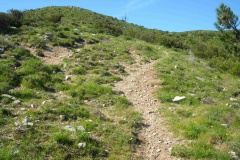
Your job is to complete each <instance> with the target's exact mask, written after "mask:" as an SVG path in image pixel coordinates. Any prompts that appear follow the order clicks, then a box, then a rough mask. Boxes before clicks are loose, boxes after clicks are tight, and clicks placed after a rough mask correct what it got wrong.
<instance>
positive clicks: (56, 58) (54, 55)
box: [25, 45, 73, 64]
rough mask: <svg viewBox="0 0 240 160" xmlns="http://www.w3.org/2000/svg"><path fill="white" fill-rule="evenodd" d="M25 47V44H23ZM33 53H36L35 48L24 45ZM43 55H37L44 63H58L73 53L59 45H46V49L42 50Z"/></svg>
mask: <svg viewBox="0 0 240 160" xmlns="http://www.w3.org/2000/svg"><path fill="white" fill-rule="evenodd" d="M25 47H26V46H25ZM26 48H27V49H28V50H29V51H30V52H31V53H32V54H33V55H35V56H37V55H36V49H35V48H30V47H26ZM42 52H43V54H44V55H45V56H44V57H39V58H40V59H41V60H42V61H43V62H44V63H46V64H60V63H62V61H63V59H64V58H71V57H72V56H73V53H72V51H71V50H70V49H68V48H66V47H61V46H56V47H53V46H50V45H48V46H47V47H46V49H44V50H42Z"/></svg>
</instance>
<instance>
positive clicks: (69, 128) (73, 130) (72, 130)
mask: <svg viewBox="0 0 240 160" xmlns="http://www.w3.org/2000/svg"><path fill="white" fill-rule="evenodd" d="M63 129H65V130H67V131H70V132H76V129H75V128H73V127H72V126H69V125H67V126H64V127H63Z"/></svg>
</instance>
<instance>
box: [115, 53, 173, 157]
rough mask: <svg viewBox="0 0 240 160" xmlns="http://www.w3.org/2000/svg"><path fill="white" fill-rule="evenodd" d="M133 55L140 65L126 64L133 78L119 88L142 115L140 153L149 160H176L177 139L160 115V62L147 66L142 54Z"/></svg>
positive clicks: (138, 150) (130, 76) (128, 77)
mask: <svg viewBox="0 0 240 160" xmlns="http://www.w3.org/2000/svg"><path fill="white" fill-rule="evenodd" d="M132 55H133V58H134V59H135V60H136V63H135V64H134V65H126V64H123V65H124V66H125V67H126V71H127V72H128V73H129V76H127V77H123V81H120V82H118V83H116V84H115V89H116V90H119V91H122V92H124V94H125V96H126V97H127V98H128V99H129V100H130V101H131V102H132V104H133V107H134V108H135V109H136V110H137V111H138V112H140V113H141V114H142V117H143V121H142V122H143V129H142V130H141V132H140V134H139V138H140V140H141V141H142V143H141V145H139V146H138V147H137V154H138V155H140V157H141V158H142V159H146V160H174V159H176V158H175V157H173V156H171V149H172V147H173V145H174V144H176V143H177V140H176V138H174V135H173V134H172V133H171V132H169V130H168V129H167V127H166V125H165V120H164V119H163V117H161V114H160V113H159V112H158V109H159V108H160V107H161V103H160V102H159V101H158V100H157V93H156V92H157V89H158V88H159V85H160V81H159V79H158V78H157V75H156V72H155V71H154V65H155V64H156V62H157V61H151V62H149V63H144V64H143V63H142V62H141V59H140V57H139V56H138V55H136V54H133V53H132Z"/></svg>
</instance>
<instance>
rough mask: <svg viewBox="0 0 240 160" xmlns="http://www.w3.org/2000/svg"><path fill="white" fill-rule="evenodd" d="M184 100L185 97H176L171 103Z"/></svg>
mask: <svg viewBox="0 0 240 160" xmlns="http://www.w3.org/2000/svg"><path fill="white" fill-rule="evenodd" d="M185 98H186V97H185V96H176V97H175V98H174V99H173V100H172V101H173V102H178V101H181V100H183V99H185Z"/></svg>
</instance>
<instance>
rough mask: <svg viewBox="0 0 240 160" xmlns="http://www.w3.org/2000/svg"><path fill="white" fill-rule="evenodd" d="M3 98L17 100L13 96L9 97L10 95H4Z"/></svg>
mask: <svg viewBox="0 0 240 160" xmlns="http://www.w3.org/2000/svg"><path fill="white" fill-rule="evenodd" d="M2 97H6V98H10V99H12V100H16V98H15V97H13V96H11V95H8V94H2Z"/></svg>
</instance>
